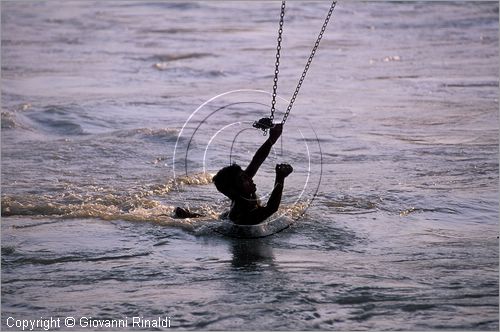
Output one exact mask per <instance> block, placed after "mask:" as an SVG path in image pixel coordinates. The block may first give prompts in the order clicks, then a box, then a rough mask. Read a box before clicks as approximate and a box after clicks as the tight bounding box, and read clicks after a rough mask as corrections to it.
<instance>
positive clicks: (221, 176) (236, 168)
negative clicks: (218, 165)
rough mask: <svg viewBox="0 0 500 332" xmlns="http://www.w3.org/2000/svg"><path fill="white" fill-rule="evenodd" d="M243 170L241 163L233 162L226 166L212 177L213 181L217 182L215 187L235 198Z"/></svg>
mask: <svg viewBox="0 0 500 332" xmlns="http://www.w3.org/2000/svg"><path fill="white" fill-rule="evenodd" d="M242 172H243V170H242V169H241V167H240V165H238V164H232V165H231V166H227V167H224V168H223V169H221V170H220V171H218V172H217V174H215V176H214V177H213V178H212V181H213V182H214V184H215V187H216V188H217V190H218V191H220V192H221V193H223V194H224V195H226V196H227V197H229V198H230V199H234V194H235V189H236V188H235V185H236V183H238V182H237V181H239V180H238V179H239V177H240V175H241V173H242Z"/></svg>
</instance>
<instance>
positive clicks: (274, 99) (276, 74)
mask: <svg viewBox="0 0 500 332" xmlns="http://www.w3.org/2000/svg"><path fill="white" fill-rule="evenodd" d="M284 17H285V1H282V2H281V14H280V24H279V28H278V46H276V63H275V66H276V67H275V69H274V80H273V82H274V84H273V100H272V102H271V116H270V117H269V118H270V119H271V120H273V119H274V111H275V110H276V96H277V92H276V91H277V90H278V74H279V72H280V70H279V67H280V51H281V40H282V38H281V35H282V34H283V19H284Z"/></svg>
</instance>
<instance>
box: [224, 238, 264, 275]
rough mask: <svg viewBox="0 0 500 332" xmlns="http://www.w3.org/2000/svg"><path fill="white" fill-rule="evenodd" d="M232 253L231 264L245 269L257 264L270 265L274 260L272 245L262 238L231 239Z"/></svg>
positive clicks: (252, 267) (253, 267)
mask: <svg viewBox="0 0 500 332" xmlns="http://www.w3.org/2000/svg"><path fill="white" fill-rule="evenodd" d="M230 244H231V246H230V252H231V254H232V260H231V265H232V266H233V267H235V268H244V269H245V270H251V269H255V267H257V266H261V265H263V266H266V267H267V266H270V265H272V264H273V262H274V255H273V249H272V247H271V246H270V245H269V244H268V243H266V241H265V240H263V239H248V240H243V239H232V240H231V241H230Z"/></svg>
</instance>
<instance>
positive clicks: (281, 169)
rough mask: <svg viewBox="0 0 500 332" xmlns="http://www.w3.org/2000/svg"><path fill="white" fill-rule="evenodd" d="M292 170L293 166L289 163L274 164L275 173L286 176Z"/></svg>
mask: <svg viewBox="0 0 500 332" xmlns="http://www.w3.org/2000/svg"><path fill="white" fill-rule="evenodd" d="M292 172H293V167H292V166H290V165H289V164H277V165H276V175H277V176H281V177H283V178H286V177H287V176H288V175H290V173H292Z"/></svg>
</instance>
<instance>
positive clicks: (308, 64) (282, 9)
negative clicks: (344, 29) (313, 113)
mask: <svg viewBox="0 0 500 332" xmlns="http://www.w3.org/2000/svg"><path fill="white" fill-rule="evenodd" d="M336 5H337V1H333V2H332V4H331V6H330V10H329V11H328V14H327V15H326V18H325V22H324V23H323V26H322V27H321V31H320V33H319V35H318V38H317V39H316V43H314V47H313V49H312V51H311V55H309V59H308V60H307V63H306V66H305V68H304V71H303V72H302V75H301V76H300V79H299V82H298V84H297V87H296V88H295V92H294V93H293V96H292V99H290V104H288V107H287V109H286V112H285V115H284V116H283V120H282V121H281V123H282V124H285V122H286V120H287V119H288V116H289V115H290V111H291V110H292V106H293V103H294V102H295V99H296V98H297V95H298V94H299V90H300V87H301V86H302V83H303V82H304V79H305V78H306V74H307V71H308V70H309V66H310V65H311V62H312V60H313V58H314V55H315V54H316V50H317V49H318V46H319V43H320V42H321V38H323V33H324V32H325V30H326V27H327V25H328V22H329V21H330V17H331V16H332V13H333V10H334V9H335V6H336ZM284 16H285V1H283V2H282V4H281V17H280V27H279V30H278V46H277V49H276V69H275V71H274V86H273V100H272V104H271V116H270V118H271V119H274V111H275V104H276V89H277V87H278V73H279V68H278V67H279V57H280V49H281V34H282V33H283V17H284Z"/></svg>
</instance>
